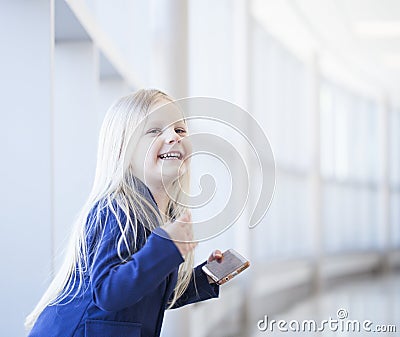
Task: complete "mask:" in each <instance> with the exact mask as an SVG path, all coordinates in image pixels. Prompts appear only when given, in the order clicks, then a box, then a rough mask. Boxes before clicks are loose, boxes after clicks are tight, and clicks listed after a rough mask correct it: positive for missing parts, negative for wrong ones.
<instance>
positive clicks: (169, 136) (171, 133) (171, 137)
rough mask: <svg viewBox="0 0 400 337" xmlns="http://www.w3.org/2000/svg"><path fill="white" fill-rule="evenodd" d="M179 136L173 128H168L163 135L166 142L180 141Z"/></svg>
mask: <svg viewBox="0 0 400 337" xmlns="http://www.w3.org/2000/svg"><path fill="white" fill-rule="evenodd" d="M181 138H182V137H181V136H180V135H179V134H177V133H176V132H175V129H173V128H172V129H169V130H168V132H167V133H166V136H165V141H166V143H168V144H172V143H175V142H180V141H181Z"/></svg>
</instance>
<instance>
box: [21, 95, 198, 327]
mask: <svg viewBox="0 0 400 337" xmlns="http://www.w3.org/2000/svg"><path fill="white" fill-rule="evenodd" d="M163 101H164V102H166V103H169V102H173V99H172V98H170V97H169V96H168V95H166V94H165V93H163V92H161V91H159V90H155V89H143V90H139V91H137V92H136V93H133V94H130V95H128V96H125V97H122V98H120V99H119V100H117V101H116V102H115V103H114V104H113V105H112V106H111V107H110V108H109V110H108V111H107V113H106V116H105V118H104V121H103V124H102V127H101V130H100V135H99V144H98V152H97V165H96V174H95V179H94V182H93V187H92V190H91V192H90V194H89V197H88V199H87V201H86V202H85V204H84V206H83V207H82V209H81V211H80V213H79V214H78V217H77V219H76V220H75V223H74V227H73V231H72V233H71V237H70V240H69V243H68V246H67V249H66V254H65V257H64V261H63V264H62V265H61V268H60V270H59V271H58V273H57V274H56V276H55V277H54V279H53V280H52V282H51V283H50V285H49V287H48V289H47V290H46V292H45V293H44V294H43V296H42V298H41V299H40V301H39V303H38V304H37V305H36V307H35V308H34V310H33V311H32V312H31V313H30V314H29V315H28V316H27V318H26V321H25V327H26V328H27V329H31V328H32V327H33V325H34V324H35V322H36V320H37V318H38V317H39V315H40V314H41V312H42V311H43V310H44V309H45V308H46V307H47V306H48V305H54V304H58V303H60V302H61V301H63V300H65V299H67V298H68V299H69V300H72V299H73V298H75V297H76V296H77V295H78V294H79V293H80V292H81V291H82V287H83V285H84V279H85V274H86V272H87V271H88V269H90V268H91V266H89V265H88V264H89V263H88V249H87V233H88V232H89V231H92V230H93V229H94V228H92V227H95V226H100V227H101V226H102V224H101V216H100V213H101V210H102V209H104V208H107V209H109V210H110V211H111V213H112V214H114V216H115V217H116V219H117V224H118V227H119V230H120V233H119V234H120V237H119V240H118V242H117V250H118V256H119V258H120V259H121V262H123V261H126V259H127V258H129V256H123V254H122V252H121V249H124V251H125V249H126V252H127V253H128V254H129V255H132V254H133V253H134V252H135V251H136V250H137V245H136V241H137V240H136V239H137V232H138V224H141V225H143V224H146V225H147V226H148V227H150V228H149V229H150V230H153V229H154V228H156V227H157V226H158V225H159V224H161V223H162V219H161V217H160V214H159V213H158V211H157V209H155V208H154V207H153V205H152V204H151V203H150V202H148V200H146V198H145V197H144V196H143V195H141V193H139V191H138V190H137V188H136V184H135V177H134V176H133V173H132V167H131V166H130V165H129V160H128V161H125V162H124V160H125V158H126V156H128V157H127V158H128V159H129V158H131V157H130V155H131V153H130V151H132V148H134V145H135V144H133V146H132V141H133V142H135V141H134V138H133V133H134V131H135V130H137V128H138V126H139V123H140V122H141V121H143V120H144V119H145V118H146V117H147V115H148V114H149V113H150V112H151V109H152V108H153V107H154V106H155V105H156V104H158V103H160V102H163ZM127 163H128V165H127ZM178 179H179V181H178ZM178 179H177V180H175V181H174V182H173V183H172V188H171V189H170V190H169V193H172V196H171V198H170V200H169V202H168V206H167V212H166V216H167V217H168V218H169V220H173V219H175V218H177V217H178V216H180V215H181V214H183V213H184V212H185V211H186V208H185V207H184V206H183V205H185V204H186V203H185V196H186V195H187V194H185V193H183V192H182V190H181V188H182V187H183V190H184V191H187V192H189V184H190V170H189V168H187V169H186V172H185V173H184V174H182V175H181V176H180V177H179V178H178ZM94 207H96V210H97V211H96V213H95V215H94V221H88V216H89V214H90V212H91V211H92V210H93V208H94ZM118 208H119V209H120V210H121V211H122V213H123V216H124V220H125V221H124V223H122V221H121V218H122V217H121V216H120V212H118V210H117V209H118ZM131 213H133V216H131ZM149 213H150V214H149ZM155 219H156V221H155ZM92 220H93V219H92ZM144 232H145V231H144ZM127 233H133V239H132V236H131V235H129V237H128V234H127ZM98 242H99V240H98V241H97V244H98ZM132 244H133V247H132ZM97 248H98V247H97ZM97 248H96V247H95V250H96V249H97ZM125 255H126V254H125ZM193 260H194V253H193V252H191V253H189V254H187V255H186V256H185V261H184V263H182V264H181V265H180V266H179V271H178V281H177V284H176V286H175V291H174V296H173V299H172V301H171V302H170V303H169V307H168V308H171V307H172V306H173V305H174V303H175V302H176V301H177V299H178V298H179V297H180V296H181V295H182V294H183V293H184V291H185V290H186V288H187V287H188V284H189V282H190V279H191V277H192V271H193ZM74 289H75V290H74ZM71 296H72V297H71Z"/></svg>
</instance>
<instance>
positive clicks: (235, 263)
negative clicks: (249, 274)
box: [202, 249, 250, 285]
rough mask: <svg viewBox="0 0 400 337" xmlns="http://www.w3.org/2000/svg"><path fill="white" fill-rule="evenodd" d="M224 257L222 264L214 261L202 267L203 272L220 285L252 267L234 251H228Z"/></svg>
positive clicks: (223, 254) (224, 253)
mask: <svg viewBox="0 0 400 337" xmlns="http://www.w3.org/2000/svg"><path fill="white" fill-rule="evenodd" d="M222 256H223V258H222V261H221V262H218V261H217V260H214V261H211V262H207V263H206V264H205V265H204V266H203V267H202V270H203V271H204V272H205V273H206V274H207V275H208V276H210V277H211V278H212V279H213V280H214V281H215V283H217V284H219V285H221V284H224V283H226V282H228V281H229V280H231V279H232V278H233V277H235V276H236V275H238V274H240V273H241V272H242V271H243V270H245V269H246V268H247V267H249V266H250V261H248V260H247V259H245V258H244V257H243V256H242V255H240V254H239V253H238V252H237V251H235V250H234V249H228V250H227V251H225V252H223V253H222Z"/></svg>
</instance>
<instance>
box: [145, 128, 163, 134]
mask: <svg viewBox="0 0 400 337" xmlns="http://www.w3.org/2000/svg"><path fill="white" fill-rule="evenodd" d="M146 133H150V134H154V135H156V134H159V133H161V129H150V130H149V131H147V132H146Z"/></svg>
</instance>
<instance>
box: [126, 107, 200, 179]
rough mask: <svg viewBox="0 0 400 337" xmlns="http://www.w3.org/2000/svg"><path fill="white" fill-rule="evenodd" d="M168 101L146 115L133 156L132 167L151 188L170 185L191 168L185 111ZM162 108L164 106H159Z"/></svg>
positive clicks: (190, 150) (190, 148)
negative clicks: (184, 118)
mask: <svg viewBox="0 0 400 337" xmlns="http://www.w3.org/2000/svg"><path fill="white" fill-rule="evenodd" d="M165 103H168V102H167V101H164V102H161V103H160V104H159V105H158V106H156V107H155V108H154V109H153V110H152V112H151V113H150V114H149V115H148V116H147V118H146V120H145V122H144V128H142V127H140V128H139V130H138V132H140V134H139V139H138V143H137V146H136V148H135V151H134V153H133V160H132V164H133V168H134V172H135V175H137V176H138V178H140V179H141V180H142V181H144V182H145V183H146V184H147V185H149V186H160V184H161V185H164V186H165V185H168V184H169V183H171V182H173V181H174V180H175V179H176V178H177V177H178V176H180V175H181V174H183V173H184V172H185V171H186V170H187V169H188V165H189V158H188V157H189V156H190V154H191V152H192V147H191V144H190V142H189V138H187V137H186V136H188V130H187V125H186V124H185V122H184V120H183V115H182V112H180V111H179V110H178V109H177V108H176V106H175V105H174V104H172V103H169V104H167V105H163V104H165ZM160 106H161V107H160Z"/></svg>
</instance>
